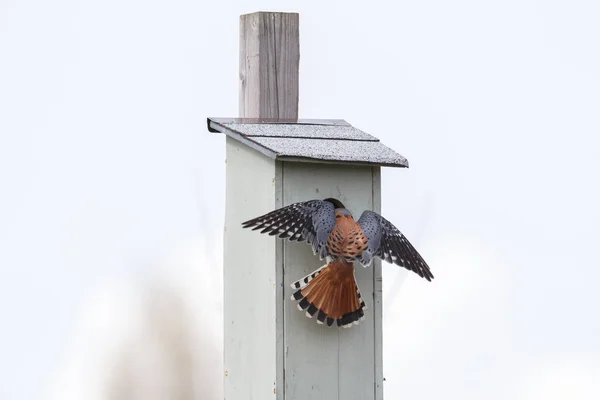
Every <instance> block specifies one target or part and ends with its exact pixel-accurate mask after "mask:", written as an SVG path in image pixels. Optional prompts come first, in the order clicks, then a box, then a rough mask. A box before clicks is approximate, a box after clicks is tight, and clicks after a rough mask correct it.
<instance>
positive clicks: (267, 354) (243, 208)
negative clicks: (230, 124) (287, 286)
mask: <svg viewBox="0 0 600 400" xmlns="http://www.w3.org/2000/svg"><path fill="white" fill-rule="evenodd" d="M226 142H227V143H226V146H227V151H226V154H227V172H226V176H227V183H226V191H227V193H226V200H225V201H226V205H225V233H224V235H225V236H224V263H223V267H224V268H223V280H224V281H223V291H224V293H223V294H224V366H225V398H226V399H239V400H241V399H269V398H275V394H274V392H275V391H276V381H277V377H278V374H277V366H278V365H281V362H282V361H281V359H280V360H279V362H278V361H277V357H278V356H279V357H281V352H280V351H279V352H278V350H277V343H278V340H279V341H281V338H279V339H278V336H277V333H278V331H279V330H281V327H279V328H278V326H277V323H278V321H277V314H278V313H277V304H279V303H280V302H281V301H280V300H276V299H277V298H279V299H280V298H281V295H278V293H281V289H280V287H281V286H280V285H278V283H279V282H280V281H281V277H280V276H278V272H277V268H278V263H277V258H276V257H277V251H276V248H277V245H278V244H277V243H276V241H275V240H268V239H267V238H265V237H263V236H262V235H258V234H256V233H255V232H250V231H248V230H242V228H241V225H240V224H241V222H243V221H246V220H248V219H250V218H252V217H253V216H256V215H259V214H262V213H264V212H265V211H267V210H269V209H274V208H276V207H277V206H278V202H277V185H276V174H277V169H276V165H275V162H274V161H273V160H272V159H269V158H267V157H266V156H264V155H262V154H259V153H257V152H256V151H254V150H252V149H250V148H249V147H247V146H246V145H244V144H242V143H239V142H237V141H235V140H234V139H231V138H229V137H228V138H227V140H226ZM278 286H279V287H278ZM279 379H281V376H280V377H279Z"/></svg>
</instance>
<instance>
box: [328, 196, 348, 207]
mask: <svg viewBox="0 0 600 400" xmlns="http://www.w3.org/2000/svg"><path fill="white" fill-rule="evenodd" d="M324 201H328V202H330V203H331V204H333V205H334V206H335V208H336V209H338V208H344V209H345V208H346V207H345V206H344V204H343V203H342V202H341V201H339V200H338V199H334V198H333V197H330V198H328V199H325V200H324Z"/></svg>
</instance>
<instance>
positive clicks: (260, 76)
mask: <svg viewBox="0 0 600 400" xmlns="http://www.w3.org/2000/svg"><path fill="white" fill-rule="evenodd" d="M299 26H300V25H299V18H298V14H297V13H273V12H258V13H253V14H246V15H242V16H241V17H240V117H248V118H258V117H260V118H293V119H295V118H298V90H299V82H298V77H299V65H300V39H299V36H300V33H299Z"/></svg>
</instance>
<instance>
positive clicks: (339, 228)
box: [327, 209, 368, 261]
mask: <svg viewBox="0 0 600 400" xmlns="http://www.w3.org/2000/svg"><path fill="white" fill-rule="evenodd" d="M367 241H368V240H367V237H366V236H365V234H364V232H363V230H362V228H361V227H360V225H359V224H358V222H356V221H355V220H354V218H353V217H352V214H350V212H349V211H347V210H345V209H342V210H340V209H338V210H336V213H335V226H334V228H333V230H332V231H331V234H330V235H329V237H328V238H327V251H328V253H329V254H330V255H331V256H334V257H339V258H343V259H345V260H347V261H352V260H355V259H356V258H357V257H360V256H361V254H362V252H363V250H365V249H366V248H367Z"/></svg>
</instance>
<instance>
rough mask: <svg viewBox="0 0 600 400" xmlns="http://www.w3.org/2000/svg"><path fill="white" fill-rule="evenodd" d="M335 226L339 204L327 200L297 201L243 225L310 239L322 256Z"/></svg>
mask: <svg viewBox="0 0 600 400" xmlns="http://www.w3.org/2000/svg"><path fill="white" fill-rule="evenodd" d="M334 226H335V206H334V205H333V203H330V202H328V201H324V200H310V201H304V202H300V203H294V204H291V205H289V206H286V207H282V208H279V209H277V210H275V211H271V212H270V213H268V214H265V215H261V216H260V217H256V218H254V219H251V220H249V221H246V222H243V223H242V227H243V228H250V227H252V230H253V231H255V230H257V229H262V230H261V231H260V233H268V234H269V235H271V236H276V235H277V236H278V237H280V238H282V239H289V240H294V241H297V242H302V241H306V242H307V243H308V244H310V245H311V247H312V249H313V252H314V253H315V254H318V255H319V258H320V259H323V258H325V257H326V256H327V246H326V245H327V238H328V237H329V234H330V233H331V231H332V230H333V227H334Z"/></svg>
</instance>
